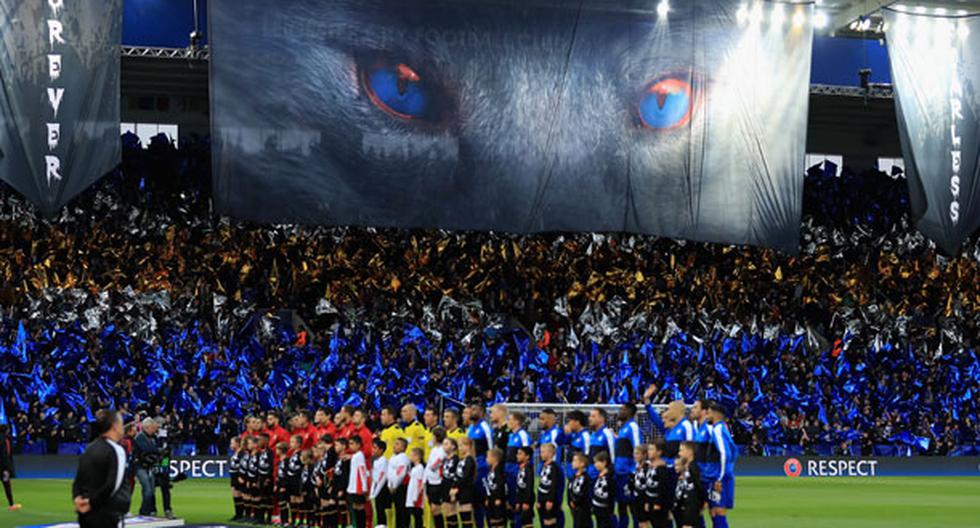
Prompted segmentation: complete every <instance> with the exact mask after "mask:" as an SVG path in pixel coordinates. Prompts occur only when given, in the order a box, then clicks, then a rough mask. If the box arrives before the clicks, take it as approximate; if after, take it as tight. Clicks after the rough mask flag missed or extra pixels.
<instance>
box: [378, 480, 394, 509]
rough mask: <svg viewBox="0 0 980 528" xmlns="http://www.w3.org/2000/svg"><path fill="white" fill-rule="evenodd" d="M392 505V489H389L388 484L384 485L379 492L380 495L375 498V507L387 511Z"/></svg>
mask: <svg viewBox="0 0 980 528" xmlns="http://www.w3.org/2000/svg"><path fill="white" fill-rule="evenodd" d="M391 505H392V499H391V490H389V489H388V486H382V487H381V491H379V492H378V496H377V497H375V498H374V508H375V509H376V510H381V511H385V510H387V509H388V508H391Z"/></svg>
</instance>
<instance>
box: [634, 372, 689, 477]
mask: <svg viewBox="0 0 980 528" xmlns="http://www.w3.org/2000/svg"><path fill="white" fill-rule="evenodd" d="M656 391H657V386H656V385H651V386H650V388H648V389H647V390H646V392H645V393H643V402H644V403H645V404H646V409H647V416H649V417H650V422H651V423H653V427H654V428H655V429H656V430H657V431H658V432H659V433H660V434H661V435H662V436H663V437H664V451H663V453H661V457H662V458H663V459H664V462H665V463H666V464H667V466H668V467H671V468H673V467H674V459H675V458H677V451H678V449H679V448H680V445H681V442H694V441H695V429H696V428H695V426H694V424H693V423H692V422H691V420H689V419H688V418H687V409H686V408H685V407H684V402H683V401H681V400H674V401H672V402H670V404H668V405H667V409H665V410H664V412H663V414H662V415H661V414H659V413H657V409H656V408H654V406H653V405H651V404H650V398H651V397H652V396H653V394H654V393H655V392H656Z"/></svg>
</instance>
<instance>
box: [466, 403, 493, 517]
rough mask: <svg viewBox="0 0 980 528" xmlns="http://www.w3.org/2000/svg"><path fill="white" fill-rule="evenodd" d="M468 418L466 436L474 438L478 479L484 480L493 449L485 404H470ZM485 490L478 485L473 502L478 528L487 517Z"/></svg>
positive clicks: (491, 431)
mask: <svg viewBox="0 0 980 528" xmlns="http://www.w3.org/2000/svg"><path fill="white" fill-rule="evenodd" d="M466 419H467V421H468V422H469V427H468V428H467V430H466V436H468V437H470V438H471V439H472V440H473V455H474V456H475V457H476V475H477V480H478V482H483V481H484V480H486V478H487V475H488V474H489V472H490V466H489V464H488V463H487V453H489V452H490V451H491V450H492V449H493V428H492V427H490V424H489V423H488V422H487V421H486V420H484V419H483V406H482V405H480V404H473V405H470V406H469V412H468V413H466ZM483 491H484V490H483V486H477V487H476V493H477V495H476V497H475V498H474V502H473V522H474V523H475V524H476V528H483V526H484V522H485V519H486V509H485V508H484V503H485V502H486V501H485V500H484V499H485V497H484V496H483Z"/></svg>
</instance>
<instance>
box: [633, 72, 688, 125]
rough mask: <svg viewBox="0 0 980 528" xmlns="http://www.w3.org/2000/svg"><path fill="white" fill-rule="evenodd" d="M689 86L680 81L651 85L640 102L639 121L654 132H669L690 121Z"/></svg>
mask: <svg viewBox="0 0 980 528" xmlns="http://www.w3.org/2000/svg"><path fill="white" fill-rule="evenodd" d="M693 106H694V105H693V101H692V97H691V85H690V84H688V83H687V82H686V81H682V80H680V79H664V80H662V81H659V82H657V83H655V84H653V85H652V86H651V87H650V89H649V90H647V93H646V94H645V95H644V96H643V100H642V101H640V119H642V120H643V124H644V125H646V126H648V127H650V128H653V129H656V130H671V129H674V128H679V127H682V126H684V125H686V124H688V122H690V121H691V109H692V108H693Z"/></svg>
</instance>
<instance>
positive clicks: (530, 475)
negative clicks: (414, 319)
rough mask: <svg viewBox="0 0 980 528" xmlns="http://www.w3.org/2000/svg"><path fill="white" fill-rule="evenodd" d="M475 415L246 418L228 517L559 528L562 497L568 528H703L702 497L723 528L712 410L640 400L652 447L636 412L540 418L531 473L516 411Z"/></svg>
mask: <svg viewBox="0 0 980 528" xmlns="http://www.w3.org/2000/svg"><path fill="white" fill-rule="evenodd" d="M654 391H655V388H653V387H651V389H650V390H648V391H647V393H646V395H645V396H646V397H647V398H649V397H650V396H651V395H652V394H653V392H654ZM483 412H484V410H483V407H482V406H480V405H471V406H469V407H467V408H465V409H464V410H463V411H462V413H460V412H457V411H454V410H449V411H447V412H446V413H445V414H444V416H443V424H442V425H440V424H438V416H437V415H436V414H435V413H434V412H432V411H427V412H426V413H425V415H424V417H423V422H424V423H422V422H419V421H418V420H417V410H416V409H415V408H414V406H412V405H406V406H405V407H404V408H403V409H402V410H401V418H402V421H401V423H398V422H397V421H396V415H395V410H394V409H384V410H382V413H381V423H382V428H381V430H379V431H377V432H376V433H372V432H370V431H368V430H367V429H366V425H365V423H366V414H365V413H364V412H363V411H359V410H353V409H349V408H344V409H342V410H341V411H340V412H338V414H337V415H336V417H335V418H336V419H330V418H329V417H330V414H329V412H327V411H318V412H317V415H316V418H315V422H314V424H313V425H310V424H309V420H308V415H306V413H303V412H300V413H297V414H296V415H295V416H294V417H293V418H292V419H291V420H290V425H291V426H292V427H293V432H294V433H296V434H293V435H292V436H289V434H288V433H285V430H284V429H282V428H281V427H279V426H278V420H277V418H274V414H270V416H269V417H268V421H269V422H273V423H267V424H266V425H268V429H267V430H265V431H261V427H262V425H263V424H262V422H261V420H257V419H256V420H250V423H249V424H248V426H247V430H246V433H245V434H244V435H243V437H242V438H243V439H241V440H240V439H236V440H235V442H234V443H233V445H232V449H233V453H234V454H233V455H232V460H231V464H230V467H231V470H232V473H233V476H232V479H233V494H234V496H235V501H236V520H242V519H249V520H253V521H254V522H258V523H268V522H270V521H273V520H274V521H276V522H277V524H281V525H289V526H319V527H324V528H332V527H335V526H348V525H350V524H353V526H356V527H358V528H361V527H365V526H367V523H368V520H369V519H371V517H372V516H371V514H370V512H371V510H372V506H373V510H374V511H375V513H376V514H377V521H376V524H378V525H381V524H386V525H389V526H391V525H392V524H394V526H397V527H398V528H407V527H408V526H413V525H414V526H422V522H423V520H426V523H425V525H426V526H427V527H429V528H432V527H434V528H457V527H459V526H463V527H465V528H472V527H476V526H480V527H481V528H482V527H483V526H490V527H494V528H500V527H503V526H506V525H508V524H509V525H510V526H513V527H520V528H523V527H525V526H528V527H529V526H532V525H533V517H534V513H535V512H536V513H537V514H538V517H539V520H540V521H541V524H542V525H543V526H555V527H557V528H563V526H564V524H565V515H564V509H563V506H564V504H565V502H566V499H567V504H568V506H569V509H570V510H571V513H572V518H573V521H574V526H575V527H582V526H587V527H592V526H598V527H601V528H607V527H608V528H626V527H627V526H629V522H630V519H631V518H632V520H633V522H634V525H635V526H637V527H641V526H642V527H652V528H659V527H661V526H671V523H672V522H673V523H675V524H676V526H678V527H680V526H692V527H698V526H703V525H704V522H703V517H702V511H703V508H704V504H705V503H707V505H708V508H709V512H710V515H711V519H712V524H713V526H714V527H715V528H726V527H727V517H726V513H727V510H728V509H731V508H732V507H733V505H734V474H733V470H734V459H735V456H736V455H735V453H736V449H735V446H734V442H733V441H732V439H731V435H730V433H729V431H728V428H727V426H726V425H725V415H726V410H725V408H724V406H723V405H721V404H719V403H717V402H705V403H704V404H702V402H696V403H695V404H694V406H693V408H692V410H691V416H690V417H688V416H687V411H686V408H685V406H684V404H683V402H680V401H675V402H672V403H671V404H670V405H668V407H667V409H666V410H665V411H664V412H663V413H662V414H658V413H657V412H656V411H655V409H653V408H652V407H649V406H648V412H649V413H650V418H651V421H652V422H653V425H654V427H655V428H656V429H657V430H658V432H659V435H658V436H663V438H664V439H663V440H662V441H658V442H654V443H653V444H650V445H645V444H642V443H641V435H640V432H639V426H638V424H637V423H636V421H635V415H636V406H635V405H632V404H626V405H623V406H622V407H621V408H620V410H619V416H618V417H619V420H620V423H621V424H622V426H621V427H620V429H619V431H618V433H613V432H612V431H611V430H610V429H609V428H608V427H606V422H607V419H608V417H607V415H606V413H605V411H604V410H602V409H594V410H592V411H591V412H590V413H589V415H588V417H586V415H585V414H584V413H583V412H581V411H572V412H570V413H568V415H567V417H566V423H565V424H564V426H563V427H559V425H558V424H557V416H556V414H555V413H554V412H553V411H549V410H546V411H543V412H542V413H541V414H540V417H539V421H540V424H541V426H542V430H543V433H542V434H541V437H540V438H539V439H538V442H536V443H537V445H538V446H539V450H540V457H541V460H540V464H537V465H535V464H534V462H533V455H534V449H533V446H532V442H531V438H530V435H529V434H528V433H527V431H526V430H525V429H524V426H525V422H526V418H525V416H524V415H523V414H521V413H520V412H510V413H508V412H507V408H506V406H505V405H494V406H492V407H491V408H490V411H489V421H488V420H485V419H484V417H483ZM460 419H462V422H463V423H465V424H467V425H468V429H466V430H464V429H462V427H460ZM255 422H257V423H258V425H257V426H256V425H255ZM284 438H288V440H287V441H285V442H283V441H281V440H283V439H284ZM274 439H275V440H279V442H278V443H276V445H275V451H274V452H273V451H272V450H271V449H270V447H269V446H270V442H271V441H272V440H274ZM535 467H537V468H538V469H537V471H535ZM535 473H536V474H537V476H538V481H537V483H536V484H535V478H534V476H535ZM566 483H567V486H566ZM392 507H393V508H392ZM390 508H391V509H393V515H391V512H389V509H390ZM426 510H428V512H427V511H426ZM391 521H394V523H392V522H391Z"/></svg>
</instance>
